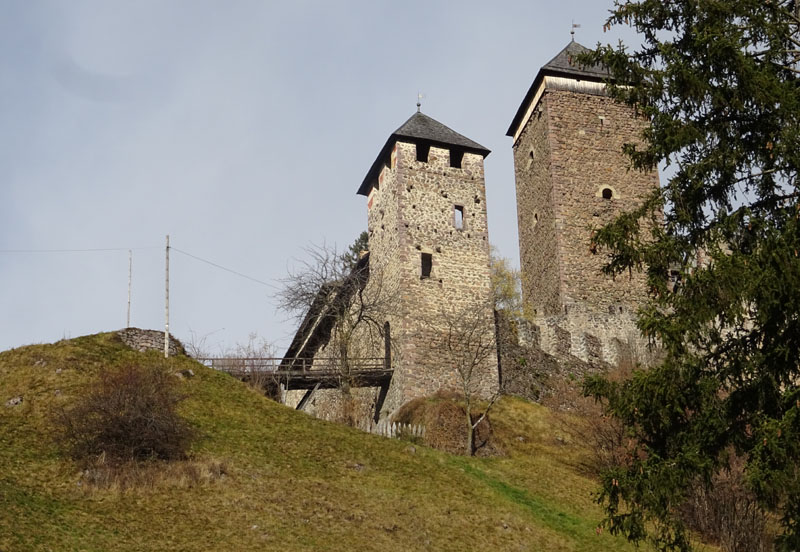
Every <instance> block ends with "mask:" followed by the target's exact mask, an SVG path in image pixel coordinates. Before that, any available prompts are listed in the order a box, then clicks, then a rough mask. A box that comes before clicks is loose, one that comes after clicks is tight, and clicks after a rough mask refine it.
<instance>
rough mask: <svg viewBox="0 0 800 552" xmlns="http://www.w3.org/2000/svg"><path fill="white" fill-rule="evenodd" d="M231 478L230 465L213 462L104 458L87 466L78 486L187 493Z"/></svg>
mask: <svg viewBox="0 0 800 552" xmlns="http://www.w3.org/2000/svg"><path fill="white" fill-rule="evenodd" d="M228 475H229V468H228V465H227V463H226V462H224V461H220V460H213V459H203V460H181V461H177V462H165V461H163V460H150V461H145V462H142V461H135V460H129V461H126V462H107V461H106V457H105V455H100V456H98V457H96V458H93V459H91V460H90V461H87V462H85V464H84V467H83V470H82V471H81V472H80V474H79V476H78V481H77V485H78V486H81V487H86V488H89V489H106V490H118V491H126V490H130V489H137V490H147V489H150V490H153V489H182V488H183V489H185V488H192V487H196V486H198V485H205V484H208V483H213V482H216V481H223V480H224V479H225V478H226V477H228Z"/></svg>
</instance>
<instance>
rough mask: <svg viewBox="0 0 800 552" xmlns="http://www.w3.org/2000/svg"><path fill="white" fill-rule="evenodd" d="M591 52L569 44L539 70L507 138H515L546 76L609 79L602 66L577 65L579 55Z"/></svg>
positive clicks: (597, 80) (596, 79)
mask: <svg viewBox="0 0 800 552" xmlns="http://www.w3.org/2000/svg"><path fill="white" fill-rule="evenodd" d="M590 51H591V50H590V49H589V48H587V47H586V46H583V45H581V44H578V43H577V42H575V41H574V40H573V41H572V42H570V43H569V44H567V46H566V47H565V48H564V49H563V50H561V51H560V52H559V53H558V54H557V55H556V57H554V58H553V59H551V60H550V61H548V62H547V63H545V64H544V65H543V66H542V68H541V69H539V73H538V74H537V75H536V78H535V79H533V84H532V85H531V87H530V89H529V90H528V93H527V94H526V95H525V99H524V100H522V103H521V104H520V106H519V109H517V114H516V115H514V120H512V121H511V126H509V127H508V131H506V136H514V132H515V131H516V130H517V126H519V124H520V123H521V122H522V118H523V117H525V113H526V112H527V110H528V106H529V105H530V103H531V102H532V101H533V97H534V96H535V95H536V91H537V90H538V89H539V85H540V84H541V82H542V80H543V79H544V77H545V76H554V77H571V78H574V79H578V80H590V81H596V82H601V81H603V80H605V79H608V78H609V74H608V70H607V69H606V68H605V67H603V66H602V65H590V66H585V67H584V66H579V65H577V64H576V62H575V59H574V58H575V56H576V55H577V54H582V53H584V52H590Z"/></svg>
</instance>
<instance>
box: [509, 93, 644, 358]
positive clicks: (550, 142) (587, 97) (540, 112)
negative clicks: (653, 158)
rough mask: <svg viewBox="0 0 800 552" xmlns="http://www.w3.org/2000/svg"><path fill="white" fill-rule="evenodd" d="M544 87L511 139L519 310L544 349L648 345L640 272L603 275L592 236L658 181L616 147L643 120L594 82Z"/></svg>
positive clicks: (616, 354) (638, 130)
mask: <svg viewBox="0 0 800 552" xmlns="http://www.w3.org/2000/svg"><path fill="white" fill-rule="evenodd" d="M562 80H565V79H562ZM559 82H560V81H559ZM546 86H547V88H546V89H545V90H544V92H543V94H542V96H541V99H540V101H539V104H538V106H537V107H536V109H534V110H533V112H532V115H531V117H530V119H529V120H528V121H527V123H526V126H525V127H524V129H523V130H522V132H521V133H520V135H519V137H518V140H517V141H516V142H515V144H514V164H515V173H516V183H517V217H518V225H519V238H520V265H521V269H522V288H523V302H524V305H525V311H526V313H528V314H529V315H530V316H531V318H532V319H533V321H534V322H535V325H536V326H537V328H538V334H539V340H540V347H541V349H542V351H544V352H546V353H548V354H551V355H554V356H555V357H557V358H559V359H564V358H569V357H577V358H579V359H581V360H582V361H584V362H590V363H591V362H605V363H610V364H614V363H616V362H618V360H619V359H620V357H621V351H623V350H637V351H645V350H646V344H645V343H644V342H643V339H642V338H641V336H640V334H639V332H638V330H637V329H636V326H635V313H636V311H637V310H638V308H639V307H641V306H642V305H643V304H644V302H645V301H646V298H647V293H646V291H647V288H646V277H645V275H644V274H643V273H638V272H634V273H632V274H624V275H619V276H617V277H616V278H612V277H610V276H607V275H605V274H603V272H602V271H603V267H604V266H605V264H606V263H607V262H608V260H609V259H608V256H607V255H605V254H603V252H602V251H597V250H596V249H595V248H593V247H592V246H591V237H592V233H593V231H594V230H595V229H598V228H600V227H602V226H603V225H605V224H607V223H609V222H610V221H612V220H613V219H614V218H616V217H617V216H618V215H620V214H621V213H623V212H625V211H630V210H633V209H635V208H637V207H638V206H640V205H641V204H642V202H643V201H644V199H645V197H646V196H647V195H648V194H649V193H650V192H651V191H652V189H653V188H654V187H656V186H658V175H657V173H654V172H653V173H642V172H639V171H635V170H632V169H630V163H629V160H628V159H627V157H626V156H625V155H624V154H623V152H622V149H623V145H624V144H627V143H641V140H642V136H641V135H642V131H643V129H644V128H645V125H646V121H644V120H642V119H640V118H638V117H636V116H635V114H634V113H633V111H632V110H631V109H630V108H629V107H627V106H625V105H622V104H620V103H617V102H616V101H614V100H613V99H612V98H610V97H608V96H607V95H605V94H604V93H602V89H600V91H599V92H600V93H586V92H581V91H578V90H577V89H576V87H569V86H567V87H564V86H563V83H562V84H561V85H555V84H554V85H552V86H551V85H550V84H548V85H546ZM629 169H630V170H629Z"/></svg>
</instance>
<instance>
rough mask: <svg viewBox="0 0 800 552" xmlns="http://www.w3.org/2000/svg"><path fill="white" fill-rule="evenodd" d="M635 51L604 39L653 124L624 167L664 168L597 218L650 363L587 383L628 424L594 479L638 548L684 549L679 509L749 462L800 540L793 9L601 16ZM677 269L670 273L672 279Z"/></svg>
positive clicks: (755, 487) (761, 490)
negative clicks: (654, 345)
mask: <svg viewBox="0 0 800 552" xmlns="http://www.w3.org/2000/svg"><path fill="white" fill-rule="evenodd" d="M620 24H625V25H630V26H632V27H633V28H634V29H635V30H636V31H637V32H638V33H639V34H640V35H641V38H642V45H641V46H640V47H638V48H637V49H635V50H629V49H627V48H626V47H625V46H624V45H622V44H620V45H619V46H617V47H611V46H599V47H598V49H597V50H596V51H595V52H594V53H591V54H588V55H586V56H581V57H580V59H578V62H580V63H603V64H605V65H606V66H607V67H608V68H609V70H610V76H611V86H610V93H611V95H612V96H614V97H615V98H617V99H618V100H620V101H622V102H625V103H627V104H629V105H631V106H633V107H634V108H635V109H636V110H637V112H638V113H639V114H640V115H641V116H642V117H644V118H646V119H647V120H649V122H650V123H651V125H650V127H649V128H648V130H647V131H646V132H645V136H644V138H645V145H644V146H639V147H637V146H634V145H628V146H626V152H627V153H628V155H629V157H630V160H631V164H632V167H633V168H634V169H639V170H654V169H656V168H657V167H659V166H665V165H666V166H668V167H669V170H668V171H667V172H668V174H671V176H670V178H669V179H668V181H666V182H664V183H662V186H661V187H660V188H659V189H657V190H654V192H653V194H652V195H651V196H650V197H649V198H648V200H647V201H646V202H645V203H644V204H643V205H642V206H641V208H639V209H637V210H635V211H633V212H630V213H627V214H625V215H623V216H621V217H619V218H618V219H617V220H616V221H614V222H612V223H611V224H609V225H607V226H605V227H604V228H602V229H600V230H599V231H598V232H597V233H596V234H595V237H594V240H595V243H596V245H597V246H599V247H602V248H605V251H606V252H608V253H609V255H610V262H609V264H608V266H607V267H606V270H607V272H608V273H610V274H617V273H621V272H624V271H628V270H634V269H641V270H646V271H647V274H648V282H649V286H650V292H651V301H650V303H649V306H648V307H646V308H645V309H643V310H642V311H641V312H640V320H639V327H640V329H641V330H642V332H643V333H644V334H645V335H646V336H648V337H650V338H651V339H652V340H654V341H655V342H658V343H659V344H660V345H661V346H663V348H664V350H665V360H664V361H663V363H661V364H660V365H659V366H657V367H655V368H653V369H651V370H648V371H640V372H636V373H635V374H634V376H633V378H632V379H631V380H629V381H627V382H610V381H607V380H604V379H603V378H602V377H595V378H593V379H590V380H588V381H587V384H586V388H585V390H586V392H587V393H588V394H590V395H593V396H595V397H596V398H598V399H600V400H603V401H604V402H605V403H606V404H607V406H608V409H609V411H610V412H611V413H612V414H613V415H615V416H616V417H618V418H619V419H620V420H621V421H623V422H624V424H625V425H626V427H627V428H628V431H629V433H630V436H631V439H632V441H633V442H634V443H635V447H634V449H633V452H632V457H631V460H630V462H629V463H627V464H626V465H625V466H622V467H618V468H615V469H613V470H610V471H609V472H607V473H606V474H605V475H604V478H603V482H602V485H603V486H602V493H601V495H600V501H601V502H602V503H603V504H604V506H605V509H606V514H607V518H606V521H605V523H606V524H607V526H608V527H609V528H610V530H611V531H612V532H614V533H622V534H625V535H626V536H627V537H628V538H629V539H631V540H633V541H641V540H643V539H646V538H648V537H651V538H652V539H653V540H654V542H655V543H656V544H657V546H658V548H660V549H663V550H689V549H690V545H689V542H688V538H687V532H686V529H685V527H684V526H683V524H682V522H681V519H680V516H679V510H680V506H681V504H682V503H683V502H684V501H685V500H686V498H687V494H688V492H689V489H691V487H692V485H694V484H695V483H694V482H696V481H698V479H699V480H700V481H702V482H704V484H706V485H710V484H711V481H712V479H713V477H714V476H715V474H718V473H720V472H721V471H724V470H725V469H726V468H727V467H728V464H729V462H730V451H735V453H736V455H737V456H740V457H743V458H746V466H745V477H746V481H747V483H748V485H749V487H750V489H751V490H752V491H754V492H755V494H756V496H757V497H758V499H759V502H760V504H761V506H762V507H763V508H766V509H769V510H772V511H774V512H776V513H777V515H778V516H779V518H780V520H781V525H782V527H781V529H782V535H781V536H780V538H779V539H778V541H777V545H776V546H777V547H778V549H780V550H798V549H800V471H799V470H798V463H799V462H800V389H798V381H800V369H798V363H799V360H800V359H799V358H798V351H800V258H798V251H800V221H799V220H798V218H799V217H800V204H798V195H800V191H799V190H798V182H797V170H798V166H800V88H799V85H800V34H799V33H798V29H799V28H800V19H799V18H798V10H797V6H796V5H795V3H794V2H793V1H789V0H726V1H721V0H667V1H665V0H637V1H634V0H625V1H622V0H618V1H617V2H615V6H614V9H613V10H612V12H611V16H610V18H609V20H608V22H607V27H611V26H614V25H620ZM668 275H671V278H669V277H668Z"/></svg>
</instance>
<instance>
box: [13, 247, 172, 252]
mask: <svg viewBox="0 0 800 552" xmlns="http://www.w3.org/2000/svg"><path fill="white" fill-rule="evenodd" d="M142 249H161V247H155V246H154V247H95V248H90V249H0V253H94V252H98V251H140V250H142Z"/></svg>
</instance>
